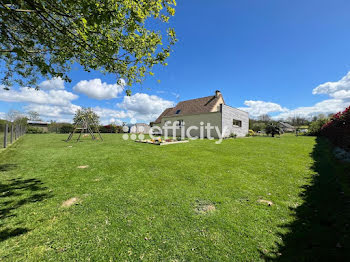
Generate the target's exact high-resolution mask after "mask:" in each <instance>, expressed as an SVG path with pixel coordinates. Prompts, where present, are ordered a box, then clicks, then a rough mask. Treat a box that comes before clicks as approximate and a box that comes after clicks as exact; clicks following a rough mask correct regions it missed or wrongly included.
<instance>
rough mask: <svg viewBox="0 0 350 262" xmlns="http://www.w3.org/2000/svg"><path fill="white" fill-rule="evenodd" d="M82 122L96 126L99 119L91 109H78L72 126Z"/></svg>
mask: <svg viewBox="0 0 350 262" xmlns="http://www.w3.org/2000/svg"><path fill="white" fill-rule="evenodd" d="M82 120H86V121H88V123H89V124H90V125H94V126H98V125H99V123H100V117H99V116H98V115H97V114H96V113H95V112H94V111H93V110H92V109H91V108H82V109H78V110H77V112H76V113H75V116H74V119H73V121H74V124H76V123H79V122H80V121H82Z"/></svg>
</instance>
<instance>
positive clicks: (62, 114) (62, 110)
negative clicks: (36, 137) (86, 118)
mask: <svg viewBox="0 0 350 262" xmlns="http://www.w3.org/2000/svg"><path fill="white" fill-rule="evenodd" d="M23 108H24V110H25V111H26V112H29V111H35V112H38V114H39V115H40V117H41V118H43V119H47V120H55V121H58V122H72V119H73V116H74V114H75V112H76V111H77V110H78V109H80V108H81V107H80V106H78V105H74V104H69V105H64V106H52V105H39V104H29V105H27V106H24V107H23Z"/></svg>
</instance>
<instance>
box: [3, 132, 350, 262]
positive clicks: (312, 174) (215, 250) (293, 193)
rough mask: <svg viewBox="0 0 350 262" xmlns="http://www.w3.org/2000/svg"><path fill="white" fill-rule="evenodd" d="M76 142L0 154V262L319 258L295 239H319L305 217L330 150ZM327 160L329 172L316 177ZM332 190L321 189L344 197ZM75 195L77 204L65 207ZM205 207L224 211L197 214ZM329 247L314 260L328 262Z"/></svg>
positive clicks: (293, 142)
mask: <svg viewBox="0 0 350 262" xmlns="http://www.w3.org/2000/svg"><path fill="white" fill-rule="evenodd" d="M66 137H67V136H66V135H57V134H50V135H26V136H24V137H22V138H21V139H20V140H19V141H18V142H16V143H15V144H13V145H12V146H11V147H9V148H8V149H6V150H5V151H3V152H2V153H1V154H0V175H1V178H0V179H1V180H0V219H1V220H0V260H5V261H6V260H8V261H138V260H145V261H203V260H207V261H259V260H269V259H274V258H279V259H283V258H284V259H285V260H288V258H290V257H284V255H285V254H287V255H291V257H293V252H294V251H293V248H294V250H295V254H298V255H300V256H302V257H303V258H305V257H308V256H310V250H309V249H308V248H307V247H303V246H301V247H299V246H298V243H294V242H293V239H298V237H304V236H305V235H303V234H308V235H310V234H311V235H312V236H313V235H314V232H313V230H310V227H311V228H312V229H314V225H310V224H308V223H309V222H310V219H309V218H308V220H307V221H306V222H305V221H303V219H305V216H306V217H308V216H311V215H308V213H307V212H308V211H310V210H309V209H308V207H307V205H308V204H309V203H308V202H309V201H311V202H312V200H315V201H316V202H317V200H318V199H319V198H320V196H316V197H314V198H313V197H312V196H311V198H312V199H311V200H310V199H309V198H307V197H306V195H307V196H308V197H310V195H308V192H309V190H310V188H315V185H316V184H317V183H316V182H315V179H317V178H318V177H320V175H322V170H327V168H329V167H331V165H332V164H333V162H332V161H333V159H332V158H331V157H330V155H329V151H328V150H329V145H328V144H327V143H326V142H325V141H318V143H316V139H315V138H314V137H295V136H282V137H281V138H270V137H254V138H241V139H229V140H225V141H223V143H222V144H220V145H217V144H215V143H214V141H209V140H204V141H199V140H198V141H190V142H189V143H186V144H176V145H168V146H154V145H149V144H141V143H135V142H133V141H124V140H123V139H122V137H121V135H116V134H107V135H103V137H104V142H101V141H91V140H90V139H87V138H84V139H83V142H79V143H76V142H70V143H66V142H64V141H63V140H64V139H65V138H66ZM320 143H321V144H320ZM69 146H72V147H69ZM317 146H319V148H318V149H317ZM315 148H316V149H317V150H321V151H320V152H321V153H320V152H319V151H315ZM315 152H316V153H315ZM317 152H318V153H317ZM320 157H321V158H322V157H327V159H328V160H327V161H329V163H328V164H327V163H326V162H322V163H325V164H326V165H328V166H326V167H323V168H322V169H320V170H318V169H317V166H316V164H317V163H318V162H317V161H319V158H320ZM84 165H89V167H88V168H86V169H79V168H77V167H78V166H84ZM342 168H343V167H342ZM344 168H347V167H346V166H345V167H344ZM329 170H333V169H329ZM343 171H344V170H343V169H341V170H340V171H339V172H340V173H341V172H343ZM332 172H333V171H330V172H328V173H327V174H326V175H325V177H328V178H329V177H330V175H331V176H333V174H332ZM334 172H335V171H334ZM331 180H332V181H333V182H334V181H337V183H338V180H334V179H331ZM333 182H329V183H328V184H326V185H323V187H322V190H324V187H326V188H327V190H328V191H329V192H330V193H331V194H333V193H334V194H336V192H337V190H343V189H339V188H338V187H336V186H337V185H338V184H335V183H336V182H334V183H333ZM333 184H334V189H333ZM316 186H317V185H316ZM316 189H317V187H316ZM316 189H315V190H316ZM327 190H326V191H327ZM326 191H325V192H326ZM328 191H327V192H328ZM317 192H320V190H318V189H317ZM345 194H347V191H346V192H345ZM321 195H322V196H321V198H322V197H324V198H325V199H327V198H326V197H325V196H323V194H321ZM336 195H338V194H336ZM73 197H76V198H78V199H79V201H78V203H76V204H75V205H72V206H70V207H62V206H61V205H62V203H63V202H64V201H66V200H68V199H70V198H73ZM259 199H262V200H268V201H272V202H273V205H272V206H268V205H267V204H266V203H260V202H258V200H259ZM332 200H333V199H332ZM316 204H317V203H316ZM318 204H319V205H320V206H321V208H322V207H323V208H325V209H326V208H328V206H331V205H332V203H328V202H327V200H325V202H323V203H318ZM206 205H208V206H210V207H211V208H212V209H214V208H213V207H215V210H211V211H210V212H204V211H203V212H199V211H198V210H201V209H202V208H203V209H205V207H206ZM334 206H336V208H338V206H337V205H334ZM301 207H302V208H303V210H304V211H303V210H301V211H300V208H301ZM305 208H306V211H305ZM339 208H340V207H339ZM303 212H304V213H303ZM305 212H306V213H305ZM335 219H336V222H337V223H338V224H339V223H340V224H341V225H343V224H342V223H343V221H340V219H338V218H335ZM311 221H312V220H311ZM317 221H318V220H317ZM304 222H305V223H306V224H307V226H305V227H306V229H303V228H302V227H303V226H304V224H303V223H304ZM299 223H300V225H299ZM315 223H316V224H317V223H318V222H315ZM344 223H345V222H344ZM338 224H337V225H338ZM340 224H339V225H340ZM321 226H322V225H321ZM315 230H316V229H315ZM299 231H300V232H299ZM316 231H317V232H320V231H319V230H316ZM333 231H334V230H333ZM295 232H296V235H294V233H295ZM327 232H328V231H327ZM327 232H326V233H327ZM343 235H345V234H341V236H343ZM322 237H324V236H321V239H322ZM332 237H333V235H332ZM334 237H336V238H337V239H336V240H333V239H332V241H331V242H332V243H330V244H329V245H330V246H331V247H330V248H331V250H332V252H334V255H335V256H339V254H340V253H339V252H338V251H341V252H343V251H344V250H345V242H346V239H345V240H338V236H334ZM327 239H328V236H327ZM301 240H302V239H300V238H299V242H300V241H301ZM334 241H335V243H333V242H334ZM339 241H341V247H337V248H336V247H335V245H336V244H337V242H339ZM295 242H298V241H295ZM327 243H328V242H327ZM320 245H321V246H320ZM320 245H318V246H316V247H315V248H316V249H314V251H316V250H318V251H321V253H320V252H319V254H322V250H324V246H322V245H326V244H324V243H323V242H322V243H321V244H320ZM332 245H333V246H332ZM283 250H285V251H286V252H284V251H283ZM311 250H312V248H311ZM311 255H312V252H311ZM340 255H342V256H343V255H344V252H343V253H341V254H340ZM295 261H302V260H295Z"/></svg>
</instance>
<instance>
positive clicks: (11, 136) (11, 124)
mask: <svg viewBox="0 0 350 262" xmlns="http://www.w3.org/2000/svg"><path fill="white" fill-rule="evenodd" d="M12 143H13V123H11V144H12Z"/></svg>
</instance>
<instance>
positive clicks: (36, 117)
mask: <svg viewBox="0 0 350 262" xmlns="http://www.w3.org/2000/svg"><path fill="white" fill-rule="evenodd" d="M28 118H29V120H32V121H40V120H41V119H40V115H39V113H38V112H35V111H29V112H28Z"/></svg>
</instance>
